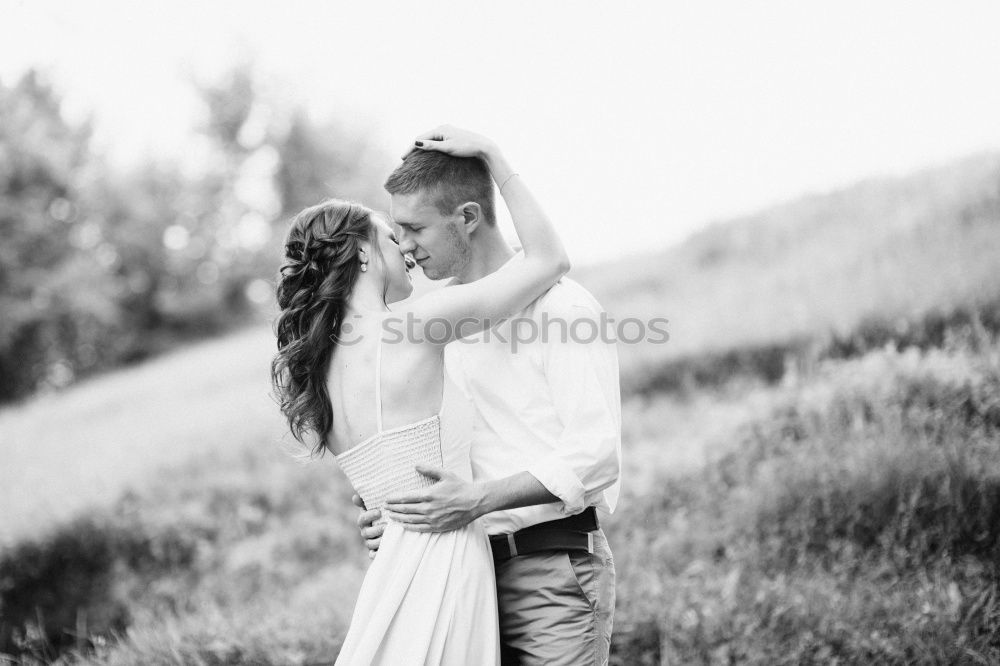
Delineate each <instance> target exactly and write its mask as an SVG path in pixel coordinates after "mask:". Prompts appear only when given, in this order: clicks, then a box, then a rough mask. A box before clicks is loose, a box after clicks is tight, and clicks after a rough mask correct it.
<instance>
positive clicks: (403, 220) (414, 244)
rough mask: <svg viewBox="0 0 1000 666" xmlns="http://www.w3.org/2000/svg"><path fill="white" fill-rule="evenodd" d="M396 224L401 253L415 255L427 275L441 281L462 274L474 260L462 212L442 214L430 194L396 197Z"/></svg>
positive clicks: (393, 215)
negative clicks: (472, 259)
mask: <svg viewBox="0 0 1000 666" xmlns="http://www.w3.org/2000/svg"><path fill="white" fill-rule="evenodd" d="M390 206H391V207H390V211H391V213H392V220H393V222H395V223H396V225H397V226H398V227H399V234H398V236H399V247H400V251H402V252H403V253H404V254H405V253H412V255H413V258H414V259H415V260H416V262H417V264H418V265H419V266H420V268H422V269H423V271H424V275H426V276H427V277H428V278H430V279H431V280H441V279H443V278H447V277H453V276H455V275H458V274H460V273H461V272H462V271H463V270H464V269H465V267H466V266H468V264H469V261H470V260H471V257H472V246H471V245H470V243H469V236H468V234H467V233H466V232H465V226H464V223H465V218H464V216H463V215H462V209H461V208H458V209H457V210H456V211H454V213H452V214H448V215H445V214H442V213H441V211H439V210H438V208H437V206H435V205H434V198H433V195H432V194H431V193H429V192H426V191H419V192H413V193H411V194H393V195H392V200H391V204H390Z"/></svg>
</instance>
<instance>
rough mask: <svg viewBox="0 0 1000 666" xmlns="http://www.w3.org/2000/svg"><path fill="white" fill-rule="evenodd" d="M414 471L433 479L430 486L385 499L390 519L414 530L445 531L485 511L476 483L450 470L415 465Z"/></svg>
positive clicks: (469, 521)
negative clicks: (432, 483) (465, 479)
mask: <svg viewBox="0 0 1000 666" xmlns="http://www.w3.org/2000/svg"><path fill="white" fill-rule="evenodd" d="M416 469H417V472H419V473H420V474H423V475H424V476H426V477H428V478H430V479H434V480H435V481H436V483H435V484H434V485H432V486H430V487H429V488H423V489H421V490H419V491H415V492H410V493H403V494H400V495H396V496H393V497H390V498H389V499H388V500H387V501H386V507H385V508H386V511H387V512H388V515H389V517H390V518H391V519H392V520H395V521H396V522H398V523H402V525H403V527H404V528H405V529H408V530H412V531H414V532H447V531H449V530H457V529H459V528H461V527H465V526H466V525H468V524H469V523H471V522H472V521H473V520H475V519H476V518H479V517H480V516H482V515H483V514H484V513H486V510H485V508H484V499H485V498H484V496H483V493H482V492H481V490H480V488H479V486H477V485H475V484H472V483H468V482H466V481H463V480H462V479H460V478H459V477H458V476H456V475H454V474H452V473H451V472H446V471H445V470H443V469H438V468H436V467H424V466H423V465H417V467H416Z"/></svg>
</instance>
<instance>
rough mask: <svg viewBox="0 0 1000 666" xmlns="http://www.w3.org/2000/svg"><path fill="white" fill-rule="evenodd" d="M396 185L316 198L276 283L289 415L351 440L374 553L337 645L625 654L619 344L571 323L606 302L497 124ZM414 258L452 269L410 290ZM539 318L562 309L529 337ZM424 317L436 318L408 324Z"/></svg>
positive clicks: (280, 387)
mask: <svg viewBox="0 0 1000 666" xmlns="http://www.w3.org/2000/svg"><path fill="white" fill-rule="evenodd" d="M494 183H496V186H497V190H496V191H498V192H499V193H500V195H501V196H502V197H503V199H504V202H505V203H506V205H507V208H508V209H509V211H510V214H511V218H512V219H513V222H514V227H515V229H516V231H517V235H518V238H519V240H520V243H521V246H522V249H521V251H519V252H515V251H514V249H513V248H512V247H511V246H510V245H509V244H508V243H507V242H506V241H505V240H504V238H503V236H502V235H501V233H500V230H499V228H498V226H497V222H496V214H495V209H494ZM385 188H386V190H388V192H389V194H390V195H391V218H387V217H386V216H383V215H381V214H379V213H377V212H375V211H373V210H371V209H368V208H366V207H364V206H362V205H359V204H356V203H349V202H344V201H339V200H331V201H327V202H324V203H322V204H319V205H317V206H313V207H310V208H307V209H306V210H304V211H302V212H301V213H299V214H298V215H297V216H296V217H295V218H294V219H293V220H292V223H291V228H290V229H289V231H288V235H287V237H286V240H285V248H284V251H285V263H284V265H283V266H282V268H281V272H280V275H279V282H278V287H277V297H278V305H279V307H280V309H281V313H280V315H279V317H278V320H277V324H276V328H277V336H278V354H277V356H276V357H275V359H274V361H273V363H272V381H273V383H274V386H275V389H276V395H277V396H278V398H279V401H280V405H281V409H282V412H283V413H284V414H285V416H286V418H287V419H288V423H289V427H290V428H291V430H292V432H293V434H295V436H296V437H297V438H299V439H300V440H302V441H304V437H305V435H306V433H313V434H314V435H315V436H316V441H317V445H316V446H317V450H323V449H329V450H330V451H331V452H332V453H333V454H334V456H335V458H336V460H337V463H338V464H339V465H340V467H341V469H342V470H343V471H344V473H345V474H346V475H347V477H348V479H349V481H350V482H351V484H352V486H353V487H354V489H355V490H356V492H357V496H355V503H356V504H358V505H359V506H360V507H362V513H361V514H360V516H359V519H358V524H359V527H360V528H361V532H362V534H363V536H364V537H365V539H366V542H367V544H368V547H369V549H370V551H371V552H370V554H371V555H372V556H373V561H372V563H371V565H370V567H369V569H368V572H367V573H366V575H365V579H364V582H363V583H362V586H361V591H360V594H359V597H358V600H357V602H356V605H355V608H354V614H353V618H352V620H351V625H350V628H349V629H348V632H347V635H346V637H345V639H344V644H343V647H342V649H341V652H340V655H339V657H338V659H337V663H338V664H389V665H392V666H396V665H401V664H449V665H452V664H454V665H458V666H466V665H474V664H500V663H502V664H603V663H607V660H608V649H609V645H610V640H611V629H612V618H613V613H614V599H615V591H614V579H615V571H614V562H613V560H612V555H611V551H610V549H609V548H608V543H607V540H606V539H605V536H604V532H603V531H602V530H601V528H600V524H599V517H598V516H599V514H601V513H605V514H606V513H610V512H611V511H613V510H614V508H615V505H616V503H617V499H618V493H619V487H620V482H619V471H620V467H621V404H620V395H619V384H618V357H617V351H616V349H615V347H614V344H613V343H609V342H606V341H604V340H603V339H602V337H601V336H598V339H597V340H594V341H592V342H589V343H583V342H579V341H574V340H571V339H569V337H568V336H566V335H565V331H566V330H567V329H568V328H569V327H570V326H571V325H572V324H573V322H575V321H579V320H588V321H592V322H593V323H594V325H595V326H596V325H598V320H599V318H600V315H601V308H600V306H599V305H598V303H597V302H596V301H595V300H594V298H593V297H592V296H591V295H590V294H589V293H588V292H587V291H585V290H584V289H583V288H582V287H580V286H579V285H578V284H576V283H575V282H573V281H572V280H569V279H568V278H566V277H564V275H565V273H566V272H567V271H568V270H569V260H568V258H567V256H566V252H565V250H564V248H563V245H562V242H561V240H560V238H559V236H558V234H557V233H556V231H555V229H554V228H553V226H552V224H551V222H550V221H549V219H548V217H547V216H546V215H545V213H544V212H543V211H542V209H541V207H540V206H539V204H538V202H537V201H536V200H535V198H534V196H533V195H532V194H531V191H530V190H529V188H528V186H527V184H526V183H525V180H524V179H523V178H522V177H521V176H520V175H518V174H517V173H515V172H514V171H513V169H512V168H511V167H510V165H509V164H508V162H507V160H506V159H505V158H504V156H503V155H502V153H501V152H500V151H499V149H498V148H497V147H496V145H495V144H494V143H493V142H491V141H490V140H488V139H486V138H485V137H482V136H480V135H477V134H474V133H471V132H468V131H465V130H460V129H458V128H454V127H449V126H445V127H440V128H438V129H436V130H434V131H432V132H428V133H426V134H424V135H421V136H420V137H418V138H417V140H416V141H415V142H414V145H413V146H412V147H411V148H410V150H409V152H408V153H407V155H405V156H404V158H403V162H402V164H400V165H399V167H397V168H396V170H395V171H394V172H393V173H392V174H391V175H390V176H389V179H388V180H387V181H386V183H385ZM415 264H417V265H420V267H421V268H422V270H423V271H424V274H425V275H426V276H427V277H428V278H430V279H432V280H439V279H443V278H451V280H450V282H449V283H448V284H447V286H446V287H444V288H442V289H438V290H435V291H433V292H430V293H428V294H426V295H424V296H421V297H419V298H414V299H410V300H405V299H407V298H408V297H409V296H410V293H411V291H412V286H411V280H410V275H409V271H410V270H411V269H412V268H414V265H415ZM525 318H526V319H530V320H533V321H534V322H536V325H537V324H540V323H542V322H544V325H548V324H551V323H552V322H556V323H558V324H560V325H559V326H554V327H553V329H554V330H553V331H550V333H551V334H550V335H539V336H536V337H535V339H534V340H533V341H531V342H530V343H528V344H523V343H522V344H520V345H519V346H518V347H517V348H516V349H515V348H512V347H511V345H510V340H511V335H510V333H511V331H510V326H511V325H512V322H516V321H518V320H524V319H525ZM404 320H405V321H407V322H417V331H418V333H419V334H416V335H406V336H399V335H393V334H390V333H388V331H398V330H401V329H400V328H399V327H398V326H391V325H390V324H394V323H395V324H399V323H400V322H403V321H404ZM505 328H506V329H507V330H506V331H505V330H504V329H505ZM412 329H413V327H412V326H410V327H409V328H408V329H407V330H412ZM535 330H538V329H537V327H536V328H535ZM560 331H562V332H563V335H559V333H560ZM400 338H402V339H400Z"/></svg>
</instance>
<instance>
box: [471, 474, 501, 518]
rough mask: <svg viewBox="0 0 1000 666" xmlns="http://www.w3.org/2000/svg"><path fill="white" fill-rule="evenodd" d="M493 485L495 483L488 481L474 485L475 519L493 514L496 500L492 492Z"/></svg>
mask: <svg viewBox="0 0 1000 666" xmlns="http://www.w3.org/2000/svg"><path fill="white" fill-rule="evenodd" d="M495 485H496V484H495V483H493V482H490V481H484V482H481V483H477V484H474V487H475V489H476V502H475V509H474V510H473V513H474V514H475V516H476V518H482V517H483V516H485V515H486V514H488V513H493V512H494V511H496V510H497V499H496V493H495V492H494V486H495Z"/></svg>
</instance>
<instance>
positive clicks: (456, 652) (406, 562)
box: [336, 348, 500, 666]
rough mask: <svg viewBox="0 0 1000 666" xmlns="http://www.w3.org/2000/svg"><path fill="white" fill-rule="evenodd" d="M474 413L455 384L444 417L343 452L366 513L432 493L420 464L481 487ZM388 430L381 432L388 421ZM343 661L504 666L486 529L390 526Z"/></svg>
mask: <svg viewBox="0 0 1000 666" xmlns="http://www.w3.org/2000/svg"><path fill="white" fill-rule="evenodd" d="M379 352H381V348H380V349H379ZM379 365H380V364H378V363H377V364H376V367H378V366H379ZM377 374H378V373H377ZM379 383H380V382H378V383H377V385H376V395H378V394H380V393H381V391H380V387H379V386H378V384H379ZM456 397H457V398H458V400H457V401H456ZM465 409H467V406H466V405H465V404H464V401H462V400H461V396H460V394H458V393H457V392H456V389H455V387H454V384H453V383H452V382H451V381H449V380H447V378H445V385H444V396H443V399H442V407H441V412H440V413H439V414H436V415H434V416H431V417H428V418H426V419H422V420H421V421H417V422H415V423H412V424H409V425H406V426H403V427H400V428H393V429H392V430H388V431H381V432H379V433H377V434H376V435H374V436H373V437H371V438H369V439H368V440H365V441H364V442H362V443H361V444H359V445H357V446H355V447H353V448H351V449H348V450H347V451H345V452H343V453H341V454H339V455H338V456H337V462H338V463H339V464H340V466H341V467H342V469H343V470H344V473H345V474H347V477H348V479H349V480H350V481H351V484H352V485H353V486H354V488H355V490H357V491H358V494H360V495H361V497H362V499H364V500H365V503H366V506H368V508H373V507H375V506H378V507H379V508H381V507H382V505H383V504H384V498H385V497H386V496H387V494H389V493H390V492H391V493H395V492H400V491H407V490H415V489H417V488H419V487H422V486H423V485H425V484H426V478H425V477H423V476H421V475H418V474H416V473H415V472H413V467H414V466H415V465H429V466H433V467H444V468H445V469H447V470H449V471H451V472H453V473H455V474H457V475H458V476H460V477H462V478H464V479H466V480H469V479H471V469H470V466H469V455H468V454H469V440H468V429H467V428H463V427H461V423H462V419H463V418H467V417H466V416H464V415H463V414H462V410H465ZM378 423H379V427H380V428H381V419H379V421H378ZM369 502H371V504H369ZM336 663H337V664H338V665H341V664H343V665H348V664H349V665H359V666H360V665H362V664H364V665H368V664H385V665H386V666H406V665H409V664H413V665H414V666H415V665H417V664H420V665H423V664H444V665H447V666H466V665H467V664H499V663H500V636H499V620H498V617H497V601H496V587H495V583H494V571H493V557H492V554H491V552H490V544H489V538H488V537H487V536H486V532H485V530H484V529H483V527H482V524H481V523H480V522H479V521H474V522H472V523H470V524H469V525H466V526H465V527H464V528H462V529H459V530H454V531H451V532H440V533H428V532H413V531H410V530H404V529H403V527H402V526H401V525H400V524H399V523H397V522H394V521H392V520H389V521H388V523H387V525H386V529H385V533H384V534H383V536H382V543H381V545H380V547H379V550H378V554H377V555H376V557H375V560H374V561H373V562H372V564H371V566H370V567H369V568H368V572H367V573H366V574H365V580H364V582H363V583H362V585H361V592H360V593H359V595H358V600H357V602H356V605H355V607H354V615H353V617H352V618H351V626H350V628H349V629H348V632H347V636H346V637H345V638H344V644H343V646H342V648H341V651H340V654H339V656H338V657H337V662H336Z"/></svg>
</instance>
